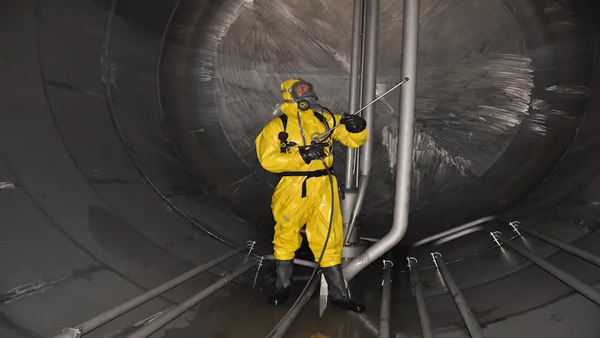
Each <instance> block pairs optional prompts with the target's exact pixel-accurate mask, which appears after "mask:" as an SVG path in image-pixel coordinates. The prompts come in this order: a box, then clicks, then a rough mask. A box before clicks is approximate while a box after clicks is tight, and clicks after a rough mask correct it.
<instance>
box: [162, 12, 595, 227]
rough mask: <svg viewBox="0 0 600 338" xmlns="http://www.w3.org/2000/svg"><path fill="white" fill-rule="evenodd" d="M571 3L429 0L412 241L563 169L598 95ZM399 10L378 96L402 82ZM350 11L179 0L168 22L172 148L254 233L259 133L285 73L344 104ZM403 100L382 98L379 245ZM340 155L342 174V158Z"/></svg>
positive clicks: (386, 38)
mask: <svg viewBox="0 0 600 338" xmlns="http://www.w3.org/2000/svg"><path fill="white" fill-rule="evenodd" d="M576 3H577V2H573V1H545V2H544V1H541V2H540V1H519V0H485V1H484V0H469V1H452V0H447V1H437V0H436V1H433V0H423V1H421V18H420V22H421V30H420V39H419V57H420V59H419V70H418V79H417V81H418V93H417V95H418V97H417V120H416V128H417V129H416V133H415V155H414V161H415V164H414V172H413V189H412V202H411V207H412V209H413V212H412V213H411V223H410V224H411V226H410V227H409V230H408V237H409V238H410V239H414V238H417V237H422V236H424V235H429V234H433V233H436V232H439V231H440V230H442V229H443V228H446V227H448V226H453V225H457V223H459V222H466V221H469V220H471V219H473V218H477V217H481V216H486V215H487V214H492V213H496V212H499V211H500V210H503V209H504V208H506V207H508V206H510V205H512V204H514V203H515V202H516V201H518V200H519V199H520V198H522V197H523V196H524V195H525V194H526V193H527V192H528V191H530V190H531V189H532V188H534V187H535V186H537V185H538V184H540V182H541V181H542V180H543V179H544V177H545V176H546V175H547V173H548V172H550V171H551V170H552V168H553V167H554V166H555V165H556V163H557V161H558V160H560V158H561V156H562V154H563V153H564V151H565V150H566V148H567V147H568V145H569V143H570V141H571V140H572V138H573V136H574V135H575V132H576V128H577V127H578V125H579V122H580V116H581V115H582V113H583V107H584V105H585V103H586V100H587V96H588V90H587V86H588V82H589V78H588V73H589V71H590V58H591V56H590V55H591V54H590V53H589V51H588V46H587V40H586V34H587V32H586V31H584V28H583V27H584V26H583V24H582V22H583V17H582V15H583V13H582V9H581V8H579V7H578V6H577V5H576ZM402 8H403V6H402V1H401V0H382V1H381V14H380V24H379V27H380V30H379V31H380V37H379V51H378V55H379V56H378V78H377V83H378V93H382V92H384V91H385V90H386V88H390V87H391V86H393V85H394V84H395V83H397V82H398V81H399V80H400V78H401V76H402V75H401V74H400V66H401V64H400V55H401V48H402V40H401V36H402V33H401V32H402ZM458 13H460V15H458ZM351 16H352V2H351V1H350V0H335V1H310V2H307V1H269V0H262V1H261V0H255V1H246V0H227V1H212V2H210V5H209V6H206V4H205V3H199V2H197V1H182V3H181V4H180V6H179V9H178V10H177V12H176V13H175V15H174V17H173V19H172V22H171V28H170V30H169V32H168V36H167V43H166V44H165V49H164V54H163V60H162V66H161V95H162V99H163V106H164V111H165V114H166V119H167V121H168V124H169V126H170V131H171V134H172V137H173V140H174V141H175V145H176V147H177V149H178V151H179V153H180V156H182V158H183V159H184V160H185V162H186V163H187V166H188V168H189V169H190V171H191V172H193V174H194V176H195V178H196V180H197V181H198V182H199V183H200V184H201V185H202V186H203V187H204V189H206V190H207V191H208V192H209V193H210V194H211V195H213V196H216V197H218V198H219V199H220V200H221V201H222V202H223V203H225V204H227V205H229V206H230V207H231V209H232V210H233V211H234V212H236V213H237V214H238V215H240V216H241V217H243V218H246V219H250V220H252V221H253V223H255V224H256V225H259V226H264V227H267V228H270V227H271V224H272V221H271V214H270V209H269V203H270V195H271V193H272V189H273V185H274V183H275V182H276V181H275V177H274V175H271V174H269V173H266V172H265V171H264V170H262V169H261V168H260V166H259V164H258V161H257V160H256V155H255V148H254V138H255V136H256V135H257V134H258V133H259V132H260V130H261V128H262V127H263V126H264V124H265V123H266V122H267V121H268V120H270V119H272V118H273V117H274V116H275V114H276V113H277V104H278V103H280V102H281V100H282V99H281V95H280V92H279V84H280V83H281V82H282V81H284V80H285V79H287V78H290V77H296V76H297V77H301V78H304V79H306V80H308V81H310V82H312V83H313V84H314V86H315V88H316V90H317V93H318V95H319V97H320V99H321V102H322V103H323V104H324V105H325V106H327V107H329V108H330V109H332V110H334V111H336V112H340V113H341V112H344V111H345V110H346V109H347V105H348V91H349V90H348V81H349V67H350V66H349V61H350V60H349V59H350V45H351V34H350V32H351ZM398 93H399V91H395V92H393V93H392V94H390V95H389V96H387V97H386V98H385V99H382V100H381V101H380V103H378V104H377V110H376V116H375V126H374V131H375V133H374V134H373V135H371V137H372V139H373V141H374V142H375V143H374V158H373V170H372V178H371V182H370V186H369V190H368V198H367V202H366V203H365V208H364V211H363V218H364V219H363V223H364V224H365V225H366V226H365V228H366V232H367V233H368V234H371V235H379V234H382V233H384V232H385V231H386V229H387V227H389V225H390V224H391V212H392V203H393V181H394V177H393V173H394V166H395V163H394V159H395V154H394V151H395V149H396V140H397V135H396V133H397V120H398V103H399V97H398V95H399V94H398ZM207 144H211V146H210V147H206V146H203V145H207ZM336 156H337V158H336V168H338V169H337V172H338V173H343V172H344V171H343V167H344V165H345V160H344V157H345V152H344V151H343V149H342V148H338V149H337V155H336ZM342 175H343V174H341V175H339V177H340V179H342V177H341V176H342ZM465 206H469V207H468V208H466V207H465ZM367 218H368V220H369V221H366V219H367ZM434 221H435V222H434ZM421 225H427V226H426V227H423V226H421Z"/></svg>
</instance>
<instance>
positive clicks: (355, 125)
mask: <svg viewBox="0 0 600 338" xmlns="http://www.w3.org/2000/svg"><path fill="white" fill-rule="evenodd" d="M340 123H341V124H343V125H344V126H346V130H347V131H349V132H351V133H360V132H361V131H363V130H365V128H367V121H365V119H363V118H362V117H360V116H358V115H350V114H348V113H344V116H342V119H341V120H340Z"/></svg>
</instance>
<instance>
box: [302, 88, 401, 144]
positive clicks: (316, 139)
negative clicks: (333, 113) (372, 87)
mask: <svg viewBox="0 0 600 338" xmlns="http://www.w3.org/2000/svg"><path fill="white" fill-rule="evenodd" d="M407 82H408V77H405V78H404V80H402V81H400V82H399V83H398V84H396V85H395V86H393V87H392V88H390V89H388V90H387V91H386V92H385V93H383V94H381V95H380V96H378V97H376V98H375V99H374V100H373V101H371V102H369V103H368V104H366V105H365V106H364V107H362V108H360V109H359V110H357V111H355V112H354V113H351V114H348V115H357V114H359V113H360V112H362V111H363V110H365V109H367V108H368V107H370V106H371V105H372V104H373V103H375V102H377V101H378V100H379V99H381V98H382V97H384V96H386V95H387V94H389V93H391V92H392V91H393V90H394V89H396V88H398V87H400V86H402V85H403V84H405V83H407ZM340 125H341V123H337V124H336V125H335V126H333V128H331V129H329V130H327V131H326V132H324V133H322V134H319V133H314V134H312V135H311V139H312V142H311V143H312V144H316V143H321V142H323V141H324V140H325V139H326V138H327V137H329V135H331V133H333V131H334V130H335V129H336V128H337V127H339V126H340Z"/></svg>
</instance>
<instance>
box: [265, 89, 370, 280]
mask: <svg viewBox="0 0 600 338" xmlns="http://www.w3.org/2000/svg"><path fill="white" fill-rule="evenodd" d="M299 81H301V80H299V79H290V80H287V81H285V82H283V83H282V84H281V91H282V93H283V98H284V100H285V101H286V102H285V103H283V104H282V105H281V108H280V109H281V111H282V112H283V114H285V115H287V128H286V132H287V133H288V134H289V136H288V140H287V141H288V142H295V143H296V144H298V145H310V141H311V135H313V134H314V133H323V132H325V131H326V130H327V127H326V125H325V124H324V123H323V122H322V121H321V120H320V119H319V118H318V117H317V115H316V114H315V112H313V110H312V109H308V110H306V111H302V110H300V109H298V104H297V103H295V102H294V99H293V97H292V94H291V93H290V91H291V88H292V86H293V85H294V84H295V83H296V82H299ZM322 116H324V117H325V119H326V122H327V124H328V126H329V127H330V128H331V127H333V126H334V125H335V124H336V123H338V122H339V121H340V119H341V116H340V115H334V116H335V120H334V116H332V115H331V114H329V113H327V112H325V113H323V114H322ZM283 130H284V125H283V122H282V120H281V119H280V118H275V119H273V120H271V121H270V122H269V123H267V125H266V126H265V127H264V129H263V130H262V131H261V133H260V134H259V135H258V136H257V137H256V140H255V144H256V154H257V156H258V160H259V162H260V164H261V165H262V167H263V168H264V169H265V170H268V171H270V172H272V173H285V172H309V171H318V170H321V171H322V170H323V169H325V166H324V165H323V163H322V162H321V161H319V160H316V161H312V162H311V163H310V164H306V162H304V160H303V159H302V157H301V156H300V153H299V150H298V148H294V147H292V148H288V149H289V150H288V151H287V152H285V153H282V152H281V145H280V140H279V133H280V132H282V131H283ZM332 136H333V139H335V140H338V141H340V142H341V143H342V144H343V145H345V146H347V147H350V148H357V147H359V146H361V145H362V144H363V143H364V142H365V141H366V140H367V130H366V129H365V130H363V131H361V132H359V133H350V132H348V131H347V130H346V127H345V126H344V125H340V126H339V127H338V128H336V129H335V130H334V132H333V135H332ZM325 162H326V163H327V166H328V167H331V166H332V165H333V156H328V157H326V158H325ZM303 185H305V186H304V188H305V191H304V189H303ZM334 187H335V188H336V189H337V187H338V183H337V179H336V178H335V177H334ZM303 194H305V195H306V196H304V197H303ZM334 195H335V201H333V202H332V201H331V184H330V182H329V177H328V176H327V175H324V176H320V177H310V178H307V177H306V176H283V177H281V179H280V181H279V183H278V184H277V187H276V188H275V192H274V193H273V197H272V201H271V209H272V211H273V216H274V218H275V222H276V225H275V236H274V239H273V244H274V251H275V259H277V260H291V259H293V258H294V256H295V252H296V250H298V249H299V248H300V245H301V244H302V237H301V235H300V230H301V228H302V227H303V226H304V225H305V224H306V237H307V239H308V242H309V246H310V249H311V251H312V252H313V254H314V256H315V260H318V259H319V257H320V256H321V251H322V249H323V245H324V244H325V239H326V236H327V232H328V230H329V218H330V213H331V208H332V207H333V208H334V212H333V223H332V229H331V233H330V236H329V240H328V242H327V248H326V249H325V253H324V254H323V259H322V260H321V267H323V268H326V267H330V266H334V265H337V264H340V263H341V254H342V248H343V244H344V238H343V225H342V214H341V210H340V202H339V194H338V193H335V194H334Z"/></svg>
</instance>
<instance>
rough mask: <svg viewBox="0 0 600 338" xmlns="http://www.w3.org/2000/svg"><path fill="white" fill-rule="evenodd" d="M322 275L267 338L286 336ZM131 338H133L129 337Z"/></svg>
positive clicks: (314, 279)
mask: <svg viewBox="0 0 600 338" xmlns="http://www.w3.org/2000/svg"><path fill="white" fill-rule="evenodd" d="M320 281H321V274H320V273H318V274H316V275H315V278H313V280H312V281H311V283H310V285H308V288H307V289H306V292H304V293H303V294H302V298H301V299H299V300H298V304H296V306H295V307H294V308H293V309H291V311H290V312H289V313H288V314H287V315H286V317H285V318H284V319H283V320H282V321H281V322H279V324H278V325H277V327H275V328H274V329H273V330H272V331H271V333H270V334H269V335H268V336H267V338H282V337H284V336H285V334H286V332H287V331H288V330H289V328H290V326H291V325H292V323H293V322H294V321H295V320H296V317H298V315H299V314H300V312H302V309H304V307H305V306H306V304H307V303H308V301H309V300H310V298H311V297H312V295H313V293H315V291H316V290H317V285H319V284H320ZM127 338H131V337H127Z"/></svg>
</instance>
